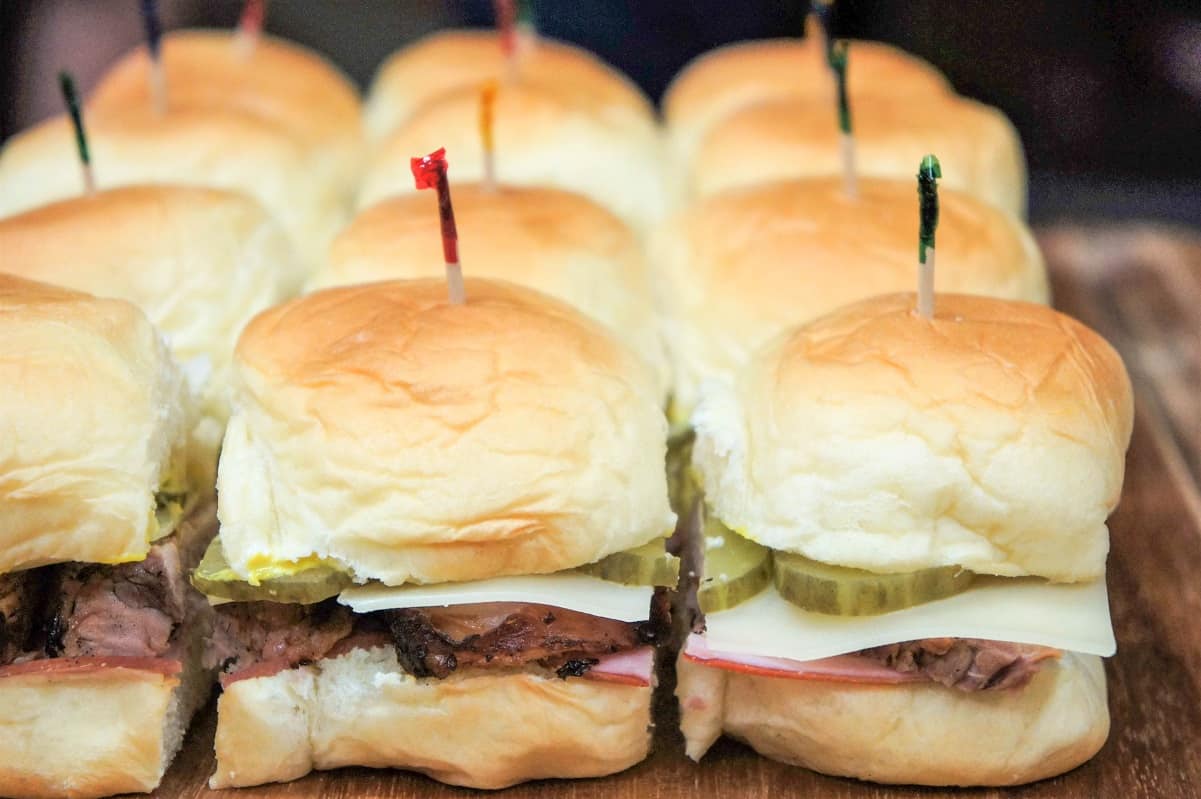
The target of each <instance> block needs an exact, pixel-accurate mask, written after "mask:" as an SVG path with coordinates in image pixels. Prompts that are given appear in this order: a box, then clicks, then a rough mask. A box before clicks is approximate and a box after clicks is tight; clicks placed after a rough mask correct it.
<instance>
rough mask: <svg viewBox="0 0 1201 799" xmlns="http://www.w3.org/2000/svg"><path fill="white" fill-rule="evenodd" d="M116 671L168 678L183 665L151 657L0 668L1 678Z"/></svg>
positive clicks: (36, 662)
mask: <svg viewBox="0 0 1201 799" xmlns="http://www.w3.org/2000/svg"><path fill="white" fill-rule="evenodd" d="M116 669H130V670H133V671H150V672H154V673H156V674H162V675H165V676H168V677H171V676H174V675H176V674H179V673H180V672H181V671H183V664H182V663H180V662H179V661H178V660H176V659H175V658H152V657H149V658H148V657H76V658H42V659H40V660H27V661H25V662H23V663H12V664H9V665H7V666H4V667H0V679H3V678H5V677H19V676H21V675H25V674H51V675H69V674H93V673H96V672H100V671H106V670H116Z"/></svg>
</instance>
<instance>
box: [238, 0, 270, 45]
mask: <svg viewBox="0 0 1201 799" xmlns="http://www.w3.org/2000/svg"><path fill="white" fill-rule="evenodd" d="M266 19H267V0H246V5H244V6H242V16H241V17H239V18H238V33H237V39H236V42H237V45H236V46H237V48H238V53H239V55H241V56H243V57H248V56H249V55H250V54H251V53H253V52H254V49H255V48H256V47H257V46H258V43H259V38H260V37H261V36H262V35H263V23H264V22H265V21H266Z"/></svg>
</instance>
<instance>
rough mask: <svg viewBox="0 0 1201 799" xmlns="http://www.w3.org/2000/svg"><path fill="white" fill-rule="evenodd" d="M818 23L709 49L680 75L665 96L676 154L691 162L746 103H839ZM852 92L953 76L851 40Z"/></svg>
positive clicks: (866, 95) (933, 86)
mask: <svg viewBox="0 0 1201 799" xmlns="http://www.w3.org/2000/svg"><path fill="white" fill-rule="evenodd" d="M825 46H826V43H825V38H824V36H823V34H822V33H821V31H820V28H815V27H814V26H810V28H809V30H808V31H807V32H806V35H805V38H804V39H761V40H758V41H748V42H737V43H735V44H729V45H726V46H724V47H718V48H716V49H714V50H710V51H709V52H707V53H703V54H701V55H700V56H698V57H696V58H694V59H693V60H692V61H690V62H689V63H688V64H687V66H685V67H684V69H682V70H681V71H680V73H679V74H678V75H676V77H675V79H674V80H673V81H672V83H671V85H670V86H669V87H668V89H667V92H666V93H665V94H664V95H663V115H664V117H665V118H666V121H667V132H668V137H669V140H670V144H671V150H672V155H673V156H674V157H675V158H676V159H678V161H679V162H680V163H687V162H688V161H690V160H691V158H692V155H693V153H694V152H695V151H696V147H697V145H698V144H699V143H700V141H701V139H703V138H704V136H705V134H706V133H707V132H708V131H709V129H710V128H712V127H713V125H714V124H716V123H718V122H720V121H721V120H722V119H724V118H726V117H728V116H730V115H731V114H733V113H734V112H736V111H740V110H742V109H743V108H746V107H748V106H752V105H756V104H758V103H762V102H770V101H778V100H793V101H799V102H805V103H807V104H812V105H813V106H815V107H816V108H819V109H823V110H830V112H831V114H832V113H833V108H834V91H835V87H834V78H833V75H832V74H831V72H830V68H829V66H828V65H827V63H826V49H825ZM847 80H848V82H849V83H848V86H847V92H848V94H849V95H850V98H851V103H852V106H853V107H854V108H855V109H858V107H859V106H860V105H862V104H863V103H866V102H871V101H872V100H873V99H874V98H877V97H914V96H922V95H946V94H950V93H951V87H950V85H949V84H948V83H947V79H946V78H945V77H943V75H942V73H940V72H939V71H938V70H937V69H935V68H934V67H932V66H931V65H930V64H928V63H926V62H925V61H922V60H921V59H920V58H917V57H916V56H912V55H909V54H908V53H906V52H904V51H902V50H899V49H897V48H896V47H892V46H891V45H887V44H883V43H881V42H868V41H858V40H852V41H851V61H850V69H848V70H847Z"/></svg>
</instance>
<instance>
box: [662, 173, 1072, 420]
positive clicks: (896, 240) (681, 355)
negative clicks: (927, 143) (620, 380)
mask: <svg viewBox="0 0 1201 799" xmlns="http://www.w3.org/2000/svg"><path fill="white" fill-rule="evenodd" d="M940 200H941V215H942V223H941V224H940V226H939V229H938V256H939V264H940V266H941V268H940V269H939V270H938V271H937V272H936V274H935V281H936V282H935V286H936V288H937V289H938V290H939V291H956V292H962V293H965V294H983V295H989V296H996V297H1004V298H1008V299H1017V300H1029V301H1031V302H1042V303H1045V302H1046V301H1047V299H1048V290H1047V275H1046V269H1045V267H1044V265H1043V259H1042V254H1041V253H1040V252H1039V249H1038V246H1037V245H1036V244H1035V243H1034V239H1033V238H1032V237H1031V235H1030V233H1029V231H1027V230H1026V227H1025V226H1024V225H1023V224H1022V223H1021V222H1019V221H1018V220H1016V219H1015V218H1013V217H1012V216H1010V215H1009V214H1006V213H1004V212H1002V211H999V210H997V209H995V208H993V207H991V206H988V205H986V204H984V203H982V202H980V201H979V200H977V199H975V198H973V197H970V196H968V195H966V194H962V193H960V192H957V191H952V190H947V189H943V190H942V191H941V192H940ZM917 223H918V197H917V192H916V191H915V190H914V184H913V183H912V182H910V181H905V182H901V181H892V180H875V179H861V180H860V181H859V197H858V199H856V200H848V199H847V198H846V196H845V195H844V193H843V187H842V180H841V178H814V179H811V180H803V181H789V182H785V183H776V184H767V185H763V186H759V187H756V188H752V189H746V190H742V191H733V192H729V193H727V194H724V195H720V196H717V197H711V198H709V199H707V200H704V201H702V202H700V203H698V204H697V205H695V206H693V207H692V208H690V209H688V210H687V211H685V212H684V213H682V214H680V215H678V216H677V217H675V218H674V219H673V220H672V221H671V222H670V223H669V224H668V225H666V226H665V227H664V228H663V229H661V230H660V231H658V232H657V234H656V236H655V237H654V239H653V241H652V246H651V255H650V259H649V260H650V262H651V263H653V264H654V265H655V268H656V270H657V273H656V274H658V275H659V276H660V279H661V280H662V281H663V283H664V285H663V287H662V288H661V289H660V291H659V292H658V293H659V294H660V295H661V297H662V300H663V304H664V311H665V315H666V317H667V325H668V328H669V329H668V331H667V335H666V337H665V338H666V340H667V343H668V346H669V347H670V348H671V349H672V350H673V352H672V361H673V367H674V372H675V396H674V402H673V418H674V421H676V422H683V421H686V420H687V417H688V412H689V411H690V410H691V408H692V406H693V405H694V404H695V402H696V398H697V391H698V389H699V388H700V384H701V381H702V380H704V379H705V378H707V377H720V378H729V377H731V376H732V375H733V373H734V370H735V369H737V368H738V367H739V366H740V365H742V364H743V363H744V362H745V361H746V360H747V359H748V358H749V357H750V354H751V353H752V352H753V351H754V350H755V349H757V348H758V347H760V346H761V345H762V344H764V343H765V342H767V340H768V339H770V338H772V337H773V336H775V335H777V334H779V333H780V332H781V331H783V330H785V329H787V328H789V327H791V326H793V325H795V324H799V323H801V322H806V321H809V320H810V319H814V318H816V317H818V316H821V315H823V314H825V313H828V312H829V311H832V310H834V309H835V308H837V307H839V306H841V305H845V304H846V303H849V302H854V301H855V300H859V299H863V298H865V297H868V296H871V295H873V294H878V293H881V292H890V291H903V290H905V289H908V288H910V287H912V286H914V285H915V284H916V280H917V267H916V260H917V259H916V254H917Z"/></svg>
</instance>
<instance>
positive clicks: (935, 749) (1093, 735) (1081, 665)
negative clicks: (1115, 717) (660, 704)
mask: <svg viewBox="0 0 1201 799" xmlns="http://www.w3.org/2000/svg"><path fill="white" fill-rule="evenodd" d="M714 671H719V670H717V669H711V668H708V667H705V666H700V665H697V664H694V663H691V662H689V661H687V660H685V659H683V658H681V659H680V661H679V671H678V673H679V676H680V688H679V689H678V690H677V696H679V697H680V702H681V711H682V713H683V716H684V718H685V720H686V726H685V729H688V727H692V729H694V730H700V729H703V728H705V727H707V726H709V725H710V724H711V723H713V722H712V720H711V719H713V717H716V722H717V723H718V724H720V727H721V729H722V730H724V731H725V732H726V733H727V734H728V735H730V736H732V737H734V738H737V739H739V740H741V741H744V742H746V743H748V744H750V746H751V747H753V748H754V749H755V750H756V751H757V752H759V753H760V754H761V755H764V756H765V757H769V758H772V759H773V760H780V761H783V762H785V763H792V764H794V765H798V766H804V767H805V768H810V769H813V770H815V771H820V772H821V773H823V774H832V775H836V776H841V777H855V778H857V779H862V780H870V781H872V782H883V783H903V784H912V785H964V786H966V785H1021V784H1024V783H1028V782H1034V781H1036V780H1041V779H1046V778H1047V777H1053V776H1055V775H1057V774H1062V773H1064V772H1066V771H1070V770H1071V769H1074V768H1075V767H1076V766H1079V765H1080V764H1081V763H1084V762H1085V761H1087V760H1088V759H1089V758H1091V757H1092V756H1093V755H1095V754H1096V753H1097V751H1098V750H1099V749H1100V748H1101V746H1102V745H1103V744H1104V743H1105V738H1106V737H1107V736H1108V734H1109V705H1108V704H1107V701H1106V694H1105V669H1104V667H1103V666H1102V664H1101V659H1100V658H1097V657H1094V656H1091V655H1078V654H1074V653H1071V652H1068V653H1065V654H1064V655H1063V656H1062V657H1061V658H1060V659H1059V660H1058V661H1055V662H1051V663H1049V664H1046V665H1044V666H1043V668H1042V669H1041V670H1040V671H1039V673H1038V674H1037V675H1035V677H1034V679H1033V681H1031V683H1030V684H1029V685H1027V686H1026V687H1025V688H1022V689H1020V690H1019V691H978V692H976V693H962V692H959V691H956V690H954V689H950V688H945V687H943V686H941V685H936V684H933V683H921V684H909V685H896V686H857V685H848V684H845V683H833V682H823V681H816V680H791V679H781V678H778V677H777V678H773V677H757V676H753V675H748V674H739V673H733V672H721V673H720V674H719V675H717V676H716V680H717V690H716V691H715V690H714V685H713V675H711V674H701V673H700V672H714ZM698 680H700V681H703V682H699V683H698ZM723 683H724V684H723ZM698 700H699V703H698ZM689 705H692V706H693V709H692V710H690V709H689ZM702 706H703V709H701V707H702ZM690 714H691V715H692V716H693V717H694V718H692V719H691V720H689V715H690ZM698 714H703V715H706V716H708V717H709V719H706V720H705V721H699V720H698V719H697V718H695V717H696V716H697V715H698ZM706 740H707V739H706V738H704V737H702V738H699V739H696V740H695V741H692V740H690V741H689V754H690V755H692V756H693V758H694V759H699V758H700V757H701V755H703V754H704V751H705V750H706V749H708V743H707V742H706ZM694 743H695V746H693V744H694Z"/></svg>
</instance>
